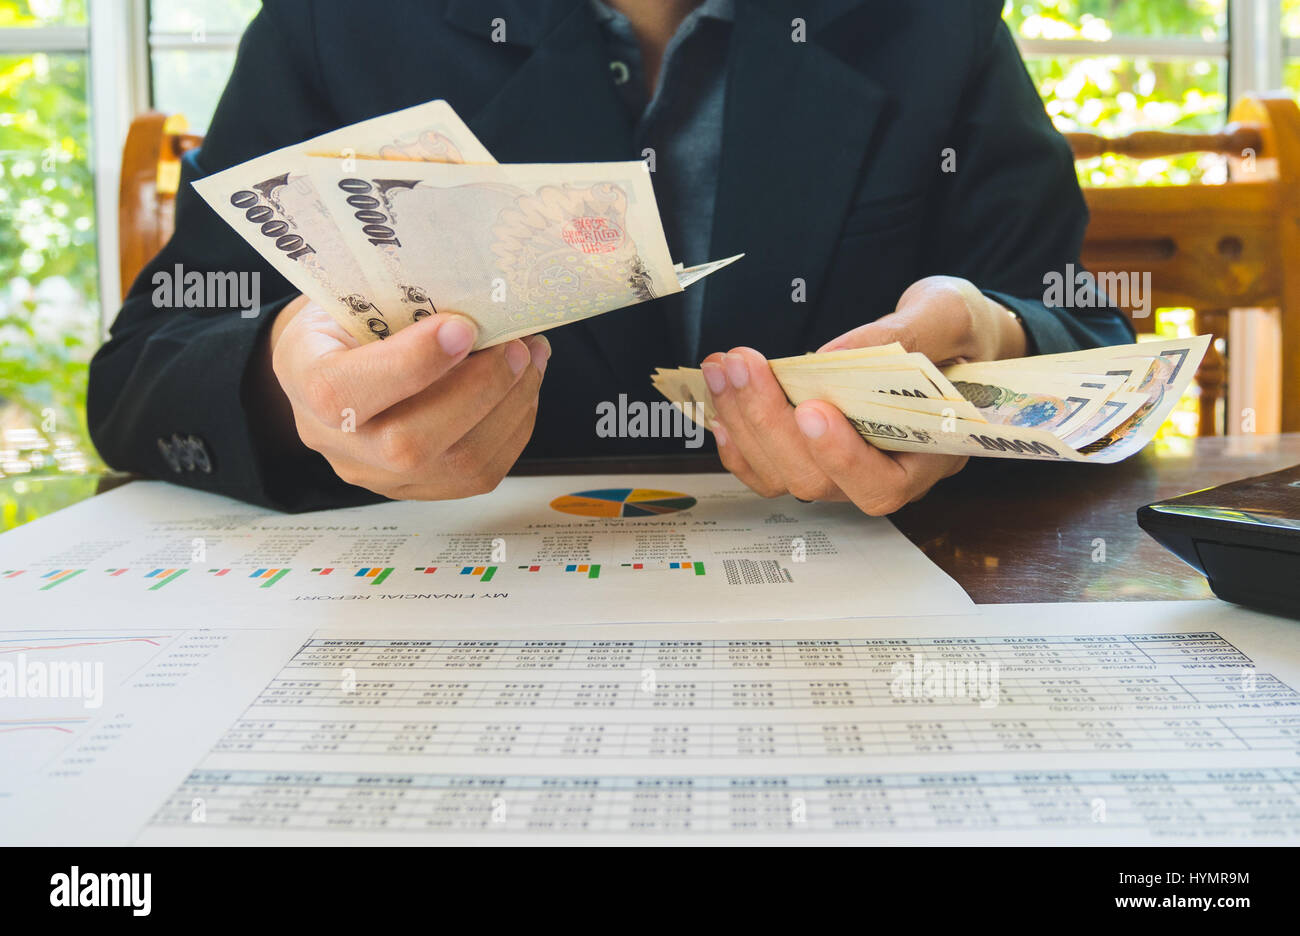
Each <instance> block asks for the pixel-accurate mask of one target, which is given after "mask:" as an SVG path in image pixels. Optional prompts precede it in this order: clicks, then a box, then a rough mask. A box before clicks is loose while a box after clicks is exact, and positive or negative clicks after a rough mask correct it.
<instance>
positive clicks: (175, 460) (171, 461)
mask: <svg viewBox="0 0 1300 936" xmlns="http://www.w3.org/2000/svg"><path fill="white" fill-rule="evenodd" d="M158 451H159V452H161V453H162V457H163V461H165V462H167V466H168V467H169V468H171V470H172V471H174V472H176V473H177V474H180V471H181V460H180V458H179V457H178V456H177V455H176V448H175V447H174V446H173V445H172V444H171V443H170V442H168V441H167V440H166V439H159V440H158Z"/></svg>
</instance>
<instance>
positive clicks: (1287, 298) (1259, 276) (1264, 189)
mask: <svg viewBox="0 0 1300 936" xmlns="http://www.w3.org/2000/svg"><path fill="white" fill-rule="evenodd" d="M1230 119H1231V123H1229V124H1228V125H1227V126H1226V127H1224V129H1223V130H1222V131H1221V132H1219V133H1212V134H1191V133H1166V132H1155V131H1148V132H1138V133H1130V134H1128V135H1127V136H1122V137H1117V138H1105V137H1100V136H1096V135H1094V134H1090V133H1070V134H1066V136H1067V137H1068V138H1069V140H1070V145H1071V146H1072V147H1073V148H1074V155H1075V158H1076V159H1086V158H1088V157H1091V156H1098V155H1101V154H1102V153H1117V154H1122V155H1125V156H1132V157H1136V158H1139V159H1149V158H1154V157H1159V156H1171V155H1176V154H1179V153H1189V152H1212V153H1221V154H1224V155H1226V156H1227V157H1228V159H1229V167H1230V170H1231V172H1230V178H1231V181H1229V182H1227V183H1225V184H1223V185H1187V186H1161V185H1150V186H1123V187H1106V188H1089V189H1085V197H1086V198H1087V200H1088V207H1089V208H1090V209H1091V211H1092V220H1091V223H1090V224H1089V226H1088V232H1087V235H1086V238H1085V241H1084V246H1083V263H1084V265H1085V266H1086V267H1087V268H1088V269H1089V270H1090V271H1091V272H1092V273H1094V274H1101V273H1103V272H1117V273H1123V272H1134V271H1139V272H1140V271H1150V273H1151V286H1152V292H1153V293H1154V295H1153V296H1152V297H1151V307H1152V309H1154V308H1155V307H1169V306H1179V307H1188V308H1191V309H1193V310H1195V313H1196V324H1197V329H1198V331H1199V332H1201V333H1203V334H1204V333H1210V334H1213V335H1214V336H1215V338H1216V339H1220V338H1222V339H1225V341H1226V337H1227V322H1228V310H1229V309H1234V308H1251V307H1257V306H1263V307H1269V308H1277V309H1279V310H1280V312H1281V324H1282V387H1281V391H1282V431H1283V432H1300V109H1297V107H1296V103H1295V101H1294V100H1292V99H1291V98H1290V97H1289V96H1285V95H1281V94H1278V95H1262V96H1258V97H1246V98H1243V99H1242V100H1241V101H1239V102H1238V103H1237V105H1236V106H1235V107H1233V109H1232V113H1231V115H1230ZM1128 311H1129V312H1130V313H1131V311H1132V310H1131V309H1130V310H1128ZM1134 326H1135V327H1136V328H1137V329H1138V331H1140V332H1141V331H1146V332H1150V331H1152V330H1153V329H1154V327H1155V322H1154V315H1152V316H1151V317H1149V318H1143V319H1134ZM1216 343H1217V342H1216ZM1231 354H1232V351H1231V349H1230V348H1229V349H1228V357H1229V359H1230V358H1231ZM1228 366H1231V365H1230V363H1228V362H1226V361H1225V360H1224V358H1223V356H1222V355H1220V354H1219V352H1218V350H1217V349H1216V348H1215V347H1214V346H1213V345H1211V348H1210V351H1209V353H1208V354H1207V355H1206V358H1205V361H1204V363H1203V364H1202V365H1201V369H1200V371H1199V372H1198V373H1197V383H1198V384H1199V385H1200V388H1201V400H1200V433H1201V434H1202V435H1213V434H1215V433H1216V429H1217V426H1216V423H1217V420H1216V418H1215V413H1216V409H1217V405H1218V402H1219V400H1220V399H1222V397H1223V393H1224V386H1225V383H1226V376H1227V371H1226V368H1227V367H1228Z"/></svg>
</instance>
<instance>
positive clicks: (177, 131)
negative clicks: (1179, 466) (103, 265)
mask: <svg viewBox="0 0 1300 936" xmlns="http://www.w3.org/2000/svg"><path fill="white" fill-rule="evenodd" d="M188 129H189V125H188V124H187V123H186V121H185V118H184V117H182V116H181V115H180V114H172V115H170V116H169V115H167V114H162V113H159V112H158V111H148V112H146V113H143V114H141V115H140V116H138V117H136V118H135V119H134V120H132V121H131V128H130V130H128V131H127V135H126V144H125V145H124V146H123V148H122V178H121V183H120V186H119V188H118V199H117V233H118V245H119V248H118V249H119V260H118V270H119V272H120V273H121V276H122V297H123V298H126V294H127V292H128V291H129V290H130V288H131V284H132V283H133V282H135V278H136V277H137V276H139V275H140V271H141V270H143V269H144V267H145V265H146V264H148V263H149V261H150V260H152V259H153V258H154V257H155V256H156V255H157V253H158V251H160V250H162V248H163V245H164V244H166V243H167V241H168V240H169V239H170V238H171V236H172V229H173V228H174V227H175V224H176V215H175V201H176V190H177V188H179V186H180V180H181V162H180V160H181V156H183V155H185V153H186V152H187V151H189V150H192V149H194V148H196V147H198V146H200V145H202V143H203V137H201V136H197V135H195V134H192V133H188V132H187V131H188Z"/></svg>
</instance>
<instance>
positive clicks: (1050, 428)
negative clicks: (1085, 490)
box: [653, 336, 1210, 463]
mask: <svg viewBox="0 0 1300 936" xmlns="http://www.w3.org/2000/svg"><path fill="white" fill-rule="evenodd" d="M1209 340H1210V339H1209V337H1208V336H1198V337H1194V338H1186V339H1176V340H1171V341H1156V342H1143V343H1141V344H1139V345H1125V346H1122V347H1109V348H1098V349H1091V350H1088V351H1081V352H1071V353H1069V354H1062V355H1051V356H1043V357H1031V358H1020V359H1016V360H1009V361H995V362H981V363H979V364H972V365H953V366H950V367H946V368H944V369H943V376H944V379H945V380H949V379H951V380H952V383H953V386H955V387H956V388H958V389H960V390H961V391H962V392H964V393H965V394H966V395H967V399H966V401H965V402H966V403H968V405H969V404H971V401H972V400H973V401H975V402H976V403H980V402H984V403H986V405H984V406H982V407H981V406H978V405H976V406H974V408H975V410H976V411H977V412H978V414H979V418H978V419H972V418H970V417H969V415H966V414H960V413H956V412H955V410H954V409H952V408H949V406H950V404H949V401H944V400H941V399H939V400H936V399H934V398H931V397H929V396H927V395H915V394H907V393H896V394H893V395H890V394H887V393H882V392H880V391H879V390H878V389H877V388H878V387H879V386H880V382H881V380H882V379H883V380H885V381H889V380H896V379H897V377H898V374H899V372H898V371H894V370H888V369H886V370H884V371H879V370H877V368H880V367H882V366H883V367H886V368H888V365H889V363H890V359H891V357H893V358H897V357H899V356H900V354H899V353H897V352H895V353H892V354H891V353H877V354H871V355H862V356H861V357H860V360H859V362H858V365H857V367H856V368H855V367H852V366H850V365H851V363H852V361H851V357H850V356H847V355H844V354H842V353H840V352H835V354H836V355H837V356H838V357H837V358H836V360H835V361H832V362H829V363H831V364H832V365H833V366H830V367H824V366H819V365H818V362H817V361H816V358H817V357H818V356H817V355H808V356H805V357H803V358H787V359H784V363H785V366H784V367H783V371H784V373H778V374H777V379H778V381H779V382H780V383H781V386H782V389H783V390H784V391H785V393H786V396H787V397H788V398H789V399H790V401H791V402H792V403H794V404H798V403H801V402H804V401H806V400H811V399H821V400H825V401H826V402H829V403H831V404H832V405H834V406H836V407H837V408H838V409H839V410H840V411H841V412H843V413H844V415H845V416H846V417H847V418H848V419H849V421H850V422H851V423H852V424H853V425H854V427H855V428H856V429H857V431H858V433H859V434H860V435H861V436H862V437H863V438H864V439H865V440H866V441H868V442H870V443H871V444H872V445H874V446H876V447H877V448H880V449H884V450H886V451H899V452H931V453H934V454H950V455H976V456H984V457H995V458H1021V459H1037V460H1043V461H1076V462H1102V463H1109V462H1116V461H1120V460H1121V459H1123V458H1127V457H1128V456H1129V455H1132V454H1133V453H1134V452H1136V451H1138V450H1139V449H1140V448H1142V446H1144V445H1145V444H1146V443H1147V442H1149V441H1150V440H1151V438H1152V437H1153V436H1154V435H1155V433H1156V430H1157V429H1159V428H1160V425H1161V424H1162V423H1163V422H1164V420H1165V419H1166V418H1167V417H1168V415H1169V413H1170V412H1171V411H1172V409H1173V407H1174V406H1175V405H1176V404H1177V402H1178V399H1179V397H1180V396H1181V395H1182V393H1183V391H1184V390H1185V389H1186V388H1187V385H1188V384H1189V383H1190V382H1191V380H1192V378H1193V376H1194V375H1195V371H1196V367H1197V365H1198V364H1199V363H1200V361H1201V358H1202V357H1203V356H1204V354H1205V351H1206V348H1207V347H1208V346H1209ZM899 351H900V352H901V349H899ZM805 362H806V365H807V366H804V364H805ZM773 363H775V362H773ZM773 370H774V372H775V371H776V368H775V367H774V368H773ZM882 373H883V374H884V377H883V378H882V376H881V374H882ZM920 379H921V375H919V374H917V373H915V372H913V374H912V381H913V382H915V381H918V380H920ZM653 381H654V385H655V386H656V387H657V388H658V389H659V391H660V392H661V393H663V394H664V395H665V396H666V397H668V399H669V400H671V401H674V402H679V403H681V402H690V403H694V404H696V405H695V406H692V407H690V408H688V409H687V410H686V412H687V415H698V418H697V419H696V421H697V422H702V423H703V424H704V425H705V426H706V428H712V423H713V420H714V419H716V413H715V411H714V409H713V406H712V401H711V399H710V397H709V391H708V387H707V385H706V384H705V382H704V378H703V374H702V373H701V372H700V371H698V370H695V369H693V368H676V369H662V368H661V369H660V370H659V371H658V372H657V373H656V374H655V375H654V377H653ZM1062 393H1064V394H1066V396H1065V397H1061V394H1062ZM1090 394H1091V396H1090ZM1083 397H1088V401H1087V404H1086V405H1084V404H1082V403H1079V402H1078V401H1079V400H1080V399H1081V398H1083ZM1051 398H1060V399H1061V400H1062V401H1069V400H1071V399H1073V400H1074V401H1075V402H1074V403H1073V404H1070V403H1068V402H1067V403H1066V405H1065V406H1064V407H1063V408H1059V409H1058V408H1057V406H1056V404H1052V406H1050V407H1047V408H1044V405H1043V400H1044V399H1051ZM946 404H948V405H946ZM995 404H996V405H995ZM1049 409H1050V410H1051V411H1052V412H1051V413H1048V410H1049ZM1060 413H1064V414H1065V418H1057V415H1058V414H1060ZM984 420H987V421H984Z"/></svg>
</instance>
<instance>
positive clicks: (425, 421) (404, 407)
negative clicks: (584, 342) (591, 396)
mask: <svg viewBox="0 0 1300 936" xmlns="http://www.w3.org/2000/svg"><path fill="white" fill-rule="evenodd" d="M530 343H531V344H532V346H533V347H541V348H544V349H546V350H547V353H549V343H547V342H546V339H545V338H541V337H540V336H532V338H531V339H530ZM531 364H532V353H531V349H530V345H529V343H525V342H523V341H510V342H507V343H506V344H503V345H497V346H495V347H492V348H486V349H484V350H482V351H476V352H475V353H473V354H471V355H470V356H469V357H468V358H466V359H465V360H464V361H462V362H461V363H460V365H459V366H458V367H456V369H455V370H454V371H452V372H451V373H450V374H447V375H446V376H445V377H444V378H443V379H442V380H439V381H437V382H436V383H434V384H433V385H431V386H430V387H428V388H426V389H425V390H422V391H421V392H419V393H417V394H416V395H415V396H413V397H411V398H409V399H406V400H402V401H401V402H400V403H398V404H397V405H395V406H392V407H390V408H389V409H387V410H385V411H384V412H382V413H380V414H379V415H378V416H376V417H374V418H373V419H372V420H370V422H368V423H366V424H365V425H363V426H360V427H359V428H358V429H357V431H356V433H355V434H354V436H353V438H354V439H355V444H354V445H352V446H350V449H351V451H352V452H353V454H354V457H356V458H359V459H361V460H362V461H365V462H368V463H370V464H372V465H376V466H379V467H384V468H387V469H389V470H392V471H396V472H398V473H405V472H414V471H418V470H419V469H420V467H421V466H423V465H425V464H426V463H428V462H430V461H432V460H433V459H435V458H437V457H438V456H439V455H440V454H441V453H443V452H445V451H446V450H447V449H449V448H451V446H453V445H455V444H456V442H457V441H458V440H459V439H460V438H461V437H463V436H464V435H465V434H466V433H467V432H469V431H470V430H471V429H473V428H474V427H475V426H477V425H478V424H479V423H480V422H482V421H483V420H484V419H485V418H486V417H487V416H488V414H489V413H491V412H492V411H493V410H494V409H496V407H497V406H498V405H499V404H500V403H501V402H502V400H504V399H505V398H506V397H507V395H508V394H509V393H510V391H511V389H512V388H513V387H514V386H515V385H516V384H517V383H519V382H520V381H521V380H522V379H523V378H524V376H525V375H526V374H531V375H532V376H533V381H532V387H533V392H534V393H535V392H536V385H537V384H540V382H541V373H540V371H539V370H538V369H537V368H536V367H534V366H531Z"/></svg>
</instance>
